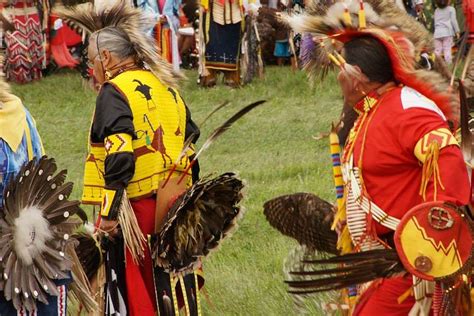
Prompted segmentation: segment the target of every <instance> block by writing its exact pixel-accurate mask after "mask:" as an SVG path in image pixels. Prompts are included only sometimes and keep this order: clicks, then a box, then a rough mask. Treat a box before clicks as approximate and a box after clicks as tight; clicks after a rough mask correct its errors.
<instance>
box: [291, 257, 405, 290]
mask: <svg viewBox="0 0 474 316" xmlns="http://www.w3.org/2000/svg"><path fill="white" fill-rule="evenodd" d="M305 263H306V264H310V265H313V266H314V267H320V269H317V270H309V269H307V270H302V271H297V272H296V271H295V272H291V273H293V274H295V275H301V276H306V277H307V278H306V279H304V280H297V281H285V282H286V283H287V284H288V285H289V287H290V288H289V291H288V292H290V293H292V294H310V293H317V292H324V291H332V290H338V289H343V288H346V287H350V286H354V285H357V284H363V283H366V282H370V281H373V280H375V279H378V278H386V277H391V276H394V275H396V274H399V273H402V272H404V271H405V270H404V268H403V265H402V263H401V261H400V259H399V257H398V254H397V252H396V250H394V249H377V250H369V251H364V252H359V253H353V254H348V255H342V256H336V257H332V258H329V259H322V260H311V261H306V262H305ZM311 277H313V278H311Z"/></svg>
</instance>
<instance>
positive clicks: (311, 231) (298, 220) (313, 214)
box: [263, 193, 339, 254]
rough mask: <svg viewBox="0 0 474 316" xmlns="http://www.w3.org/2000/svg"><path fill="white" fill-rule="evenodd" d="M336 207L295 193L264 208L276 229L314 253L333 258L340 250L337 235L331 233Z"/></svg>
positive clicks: (309, 196) (271, 201)
mask: <svg viewBox="0 0 474 316" xmlns="http://www.w3.org/2000/svg"><path fill="white" fill-rule="evenodd" d="M333 208H334V207H333V205H332V204H330V203H328V202H326V201H324V200H323V199H321V198H319V197H318V196H316V195H314V194H311V193H294V194H290V195H283V196H279V197H276V198H274V199H271V200H269V201H267V202H265V204H264V205H263V209H264V211H263V212H264V214H265V216H266V218H267V220H268V222H269V223H270V225H272V226H273V227H274V228H276V229H277V230H278V231H279V232H281V233H282V234H283V235H286V236H289V237H291V238H294V239H296V240H297V241H298V242H299V243H300V244H301V245H305V246H307V247H308V248H310V249H313V250H317V251H323V252H327V253H331V254H339V251H338V250H337V234H336V232H334V231H333V230H331V224H332V220H333V218H334V211H333Z"/></svg>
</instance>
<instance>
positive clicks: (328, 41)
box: [288, 0, 458, 122]
mask: <svg viewBox="0 0 474 316" xmlns="http://www.w3.org/2000/svg"><path fill="white" fill-rule="evenodd" d="M370 2H374V6H372V5H371V4H370V3H367V2H363V1H354V0H353V1H349V2H338V3H335V4H333V5H331V6H327V5H323V4H315V5H313V6H311V7H310V9H309V10H308V13H306V14H303V15H298V16H291V17H288V22H289V24H290V25H291V26H292V28H293V29H294V30H295V31H296V32H300V33H303V34H305V35H304V41H303V43H302V47H301V59H302V65H303V68H304V69H305V70H306V71H307V72H308V74H309V76H310V77H312V78H315V77H319V78H321V77H324V76H325V75H326V74H327V72H328V70H329V68H330V67H331V66H333V65H336V66H337V67H339V68H340V69H341V70H344V71H347V72H349V73H350V71H351V65H348V64H346V62H345V60H344V58H343V57H342V56H341V55H340V54H339V52H338V51H340V47H341V43H342V45H343V44H344V43H346V42H348V41H350V40H352V39H355V38H357V37H361V36H370V37H373V38H375V39H377V40H378V41H379V42H380V43H381V44H382V45H383V46H384V47H385V48H386V50H387V52H388V55H389V57H390V60H391V63H392V70H393V73H394V76H395V79H396V80H397V81H398V82H399V83H401V84H404V85H407V86H410V87H412V88H414V89H416V90H417V91H419V92H420V93H422V94H423V95H425V96H426V97H428V98H430V99H431V100H433V101H434V102H435V103H436V105H437V106H438V107H439V108H440V109H441V110H442V111H443V113H444V114H445V115H446V116H447V117H448V118H449V119H450V120H452V121H454V122H457V121H458V119H457V116H456V115H454V113H457V109H458V103H457V102H456V100H455V98H454V96H453V95H451V94H450V93H449V92H447V91H449V85H448V82H447V81H446V80H445V79H444V78H443V77H442V76H441V75H440V74H438V73H435V72H432V71H431V72H430V71H426V70H421V69H416V66H415V65H416V62H415V56H416V54H419V53H421V51H422V50H424V49H429V48H430V47H431V46H430V43H431V41H430V39H431V37H430V36H429V35H428V34H427V33H428V32H427V31H422V30H420V27H422V26H421V25H417V22H416V21H415V20H413V19H412V18H411V17H409V16H408V15H407V14H406V13H404V12H401V11H400V10H399V9H397V8H395V7H394V4H389V3H385V2H386V1H382V2H384V3H383V6H382V4H380V3H379V2H380V1H378V2H377V1H375V0H372V1H370ZM384 6H386V7H385V8H384ZM397 10H398V13H399V15H400V16H399V17H398V18H395V16H396V14H395V13H396V12H397ZM410 28H412V29H411V30H410ZM425 33H426V36H424V34H425ZM408 34H409V35H408Z"/></svg>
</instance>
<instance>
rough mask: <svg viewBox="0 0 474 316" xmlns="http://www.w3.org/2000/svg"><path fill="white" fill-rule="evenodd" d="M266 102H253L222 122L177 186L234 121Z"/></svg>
mask: <svg viewBox="0 0 474 316" xmlns="http://www.w3.org/2000/svg"><path fill="white" fill-rule="evenodd" d="M265 102H267V101H266V100H260V101H257V102H254V103H252V104H249V105H247V106H246V107H244V108H243V109H241V110H240V111H239V112H237V113H235V114H234V115H232V116H231V118H229V119H228V120H227V121H225V122H224V124H222V125H221V126H219V127H218V128H216V129H215V130H214V132H212V134H211V135H210V136H209V137H208V138H207V139H206V141H205V142H204V144H203V145H202V147H201V148H200V149H199V151H198V152H197V153H196V155H195V156H194V159H193V160H192V161H191V163H190V164H189V165H188V167H187V168H186V170H185V171H184V172H183V175H182V176H181V177H180V178H179V180H178V184H179V183H181V181H182V180H183V179H184V177H185V176H186V174H187V173H188V172H189V170H190V169H191V168H192V166H193V165H194V163H195V161H197V159H198V157H199V156H200V155H201V154H202V153H203V152H204V151H205V150H206V149H207V148H209V146H211V144H212V143H213V142H214V141H215V140H216V139H217V138H218V137H219V136H221V135H222V134H223V133H224V132H225V131H227V130H228V129H229V128H230V127H231V126H232V124H234V123H235V122H236V121H238V120H239V119H240V118H242V117H243V116H244V115H245V114H247V113H249V112H250V111H252V110H253V109H255V108H256V107H258V106H259V105H262V104H263V103H265Z"/></svg>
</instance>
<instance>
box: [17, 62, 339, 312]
mask: <svg viewBox="0 0 474 316" xmlns="http://www.w3.org/2000/svg"><path fill="white" fill-rule="evenodd" d="M195 76H196V75H195V73H192V72H190V73H188V77H189V80H188V82H186V83H185V84H184V86H183V89H182V95H183V97H184V98H185V100H186V101H187V103H188V106H189V107H190V109H191V111H192V113H193V118H194V119H195V121H197V122H200V121H201V120H202V119H203V118H204V117H205V115H206V114H207V113H208V112H209V111H210V110H211V109H213V108H214V107H215V106H216V105H217V104H220V103H221V102H222V101H225V100H228V101H231V102H232V104H231V105H229V106H228V107H227V108H226V109H224V110H223V111H222V112H220V113H218V114H216V115H215V116H214V117H213V118H212V119H211V120H210V121H209V122H208V123H207V124H206V126H204V127H203V128H202V135H203V137H201V138H205V136H207V135H208V134H209V132H210V131H211V129H213V128H215V127H216V126H217V125H218V124H220V123H221V122H223V121H224V119H226V118H227V117H228V116H229V115H231V113H234V112H236V111H237V109H238V108H240V107H242V106H244V105H247V104H249V103H250V102H253V101H256V100H260V99H265V100H267V101H268V102H267V103H266V104H265V105H263V106H261V107H260V108H259V109H256V110H255V111H254V112H252V113H251V114H250V115H248V116H247V117H245V118H243V119H242V120H241V121H239V122H238V123H237V124H236V125H235V126H234V127H233V128H232V129H231V130H230V131H229V132H227V133H226V134H225V135H224V136H222V137H221V138H220V139H219V140H218V141H217V142H216V143H215V144H214V145H213V146H212V148H211V149H209V150H208V151H207V152H206V153H204V154H203V156H202V158H201V170H202V173H203V174H208V173H212V172H216V173H218V172H223V171H238V172H239V173H240V175H241V176H242V178H244V179H245V180H246V181H247V184H248V189H247V198H246V200H245V202H244V205H245V208H246V210H247V212H246V215H245V217H244V219H243V220H242V221H241V223H240V228H239V230H238V231H237V232H236V233H235V234H234V235H233V236H232V238H231V239H229V240H227V241H226V242H225V243H224V244H223V246H222V248H221V249H220V250H219V251H218V252H216V253H214V254H213V255H212V256H211V257H210V258H208V260H206V261H205V262H204V268H205V272H206V274H207V281H206V282H207V291H208V293H209V297H210V303H209V302H204V305H205V306H204V312H205V314H207V315H291V314H294V309H293V306H292V301H291V299H290V298H289V296H288V295H287V294H286V293H285V291H286V287H285V285H284V284H283V282H282V281H283V275H282V272H281V267H282V262H283V260H284V258H285V257H286V255H287V253H288V251H289V250H290V249H291V248H292V247H293V246H294V244H295V243H294V242H293V241H291V240H289V239H288V238H286V237H283V236H282V235H280V234H279V233H278V232H277V231H275V230H274V229H273V228H272V227H270V225H269V224H268V223H267V222H266V220H265V218H264V216H263V212H262V205H263V203H264V202H265V201H266V200H268V199H270V198H272V197H274V196H277V195H281V194H285V193H292V192H298V191H306V192H315V193H316V194H319V195H320V196H321V197H323V198H325V199H328V200H332V199H333V196H334V193H333V189H332V179H331V166H330V159H329V147H328V144H327V143H328V141H327V139H323V140H319V141H316V140H314V139H313V138H312V136H314V135H317V134H318V133H319V132H326V131H328V130H329V127H330V122H331V121H333V120H335V119H336V118H337V116H338V114H339V111H340V106H341V98H340V97H339V91H338V88H337V86H336V84H335V82H334V78H332V77H331V78H329V80H328V81H327V82H326V83H325V84H323V85H321V86H318V87H313V88H312V87H310V86H309V84H308V83H307V80H306V78H305V76H304V75H303V74H302V73H292V72H291V71H289V70H288V69H287V68H269V69H267V73H266V79H265V80H260V81H255V82H254V83H252V84H250V85H248V86H246V87H244V88H241V89H238V90H230V89H228V88H226V87H223V86H219V87H217V88H213V89H210V90H204V89H201V88H198V87H197V85H196V84H195ZM14 92H15V93H16V94H17V95H18V96H19V97H20V98H21V99H23V101H24V103H25V105H26V106H27V107H28V108H29V109H30V111H31V113H32V114H33V116H34V117H35V119H36V122H37V125H38V129H39V132H40V134H41V135H42V137H43V142H44V146H45V149H46V152H47V153H48V155H50V156H53V157H55V158H56V159H57V161H58V163H59V166H60V167H61V168H67V169H68V170H69V180H72V181H74V182H75V184H76V186H75V189H74V193H73V196H74V197H75V198H79V197H80V192H81V183H82V179H81V177H82V172H83V170H82V169H83V161H84V158H85V154H86V147H87V146H86V141H87V134H88V128H89V124H90V118H91V116H92V112H93V108H94V100H95V96H94V94H93V93H92V92H91V91H88V90H87V89H86V88H84V87H83V84H82V82H81V79H80V78H79V75H77V74H75V73H74V74H72V73H59V74H55V75H54V76H51V77H48V78H46V79H44V80H42V81H40V82H35V83H32V84H28V85H24V86H15V87H14ZM201 141H202V139H201Z"/></svg>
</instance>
